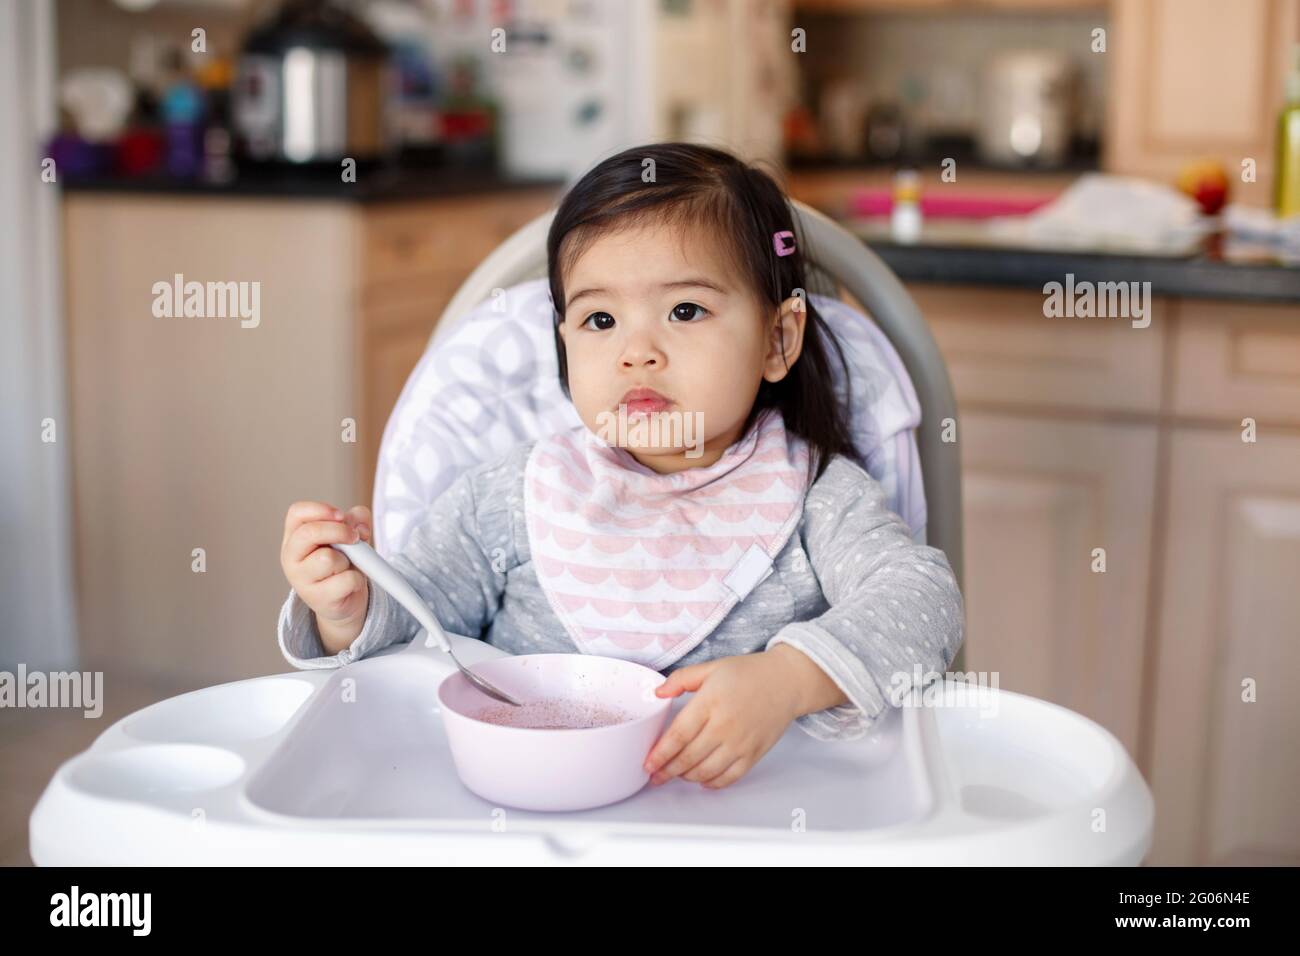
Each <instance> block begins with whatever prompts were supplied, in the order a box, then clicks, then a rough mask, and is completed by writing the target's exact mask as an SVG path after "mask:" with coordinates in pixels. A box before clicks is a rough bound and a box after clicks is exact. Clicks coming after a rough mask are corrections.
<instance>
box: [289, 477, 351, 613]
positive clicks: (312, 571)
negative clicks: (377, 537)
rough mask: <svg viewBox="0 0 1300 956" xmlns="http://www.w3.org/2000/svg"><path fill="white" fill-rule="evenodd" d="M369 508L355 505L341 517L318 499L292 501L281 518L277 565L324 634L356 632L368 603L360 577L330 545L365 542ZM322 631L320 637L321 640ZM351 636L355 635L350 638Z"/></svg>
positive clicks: (342, 554)
mask: <svg viewBox="0 0 1300 956" xmlns="http://www.w3.org/2000/svg"><path fill="white" fill-rule="evenodd" d="M370 526H371V522H370V509H369V508H366V507H365V506H364V505H357V506H356V507H355V508H352V509H350V510H349V511H348V512H347V513H346V514H344V513H343V512H342V511H339V510H338V509H337V508H335V507H333V506H332V505H327V504H325V503H323V502H320V501H295V502H294V503H293V504H292V505H290V506H289V513H288V514H287V515H286V516H285V519H284V541H283V542H282V543H281V545H280V567H281V568H282V569H283V570H284V576H285V577H286V578H287V579H288V580H289V586H290V587H292V588H293V589H294V591H295V592H296V593H297V594H298V596H299V597H300V598H302V600H303V602H304V603H305V604H306V605H307V606H308V607H310V608H311V609H312V610H313V611H315V612H316V618H317V621H318V622H319V623H321V624H328V625H333V627H330V628H329V629H330V630H334V631H336V633H337V632H344V631H352V630H353V629H354V628H355V631H356V633H360V630H361V625H362V624H363V623H364V622H365V619H366V607H367V605H368V604H369V602H370V584H369V581H368V580H367V578H366V576H365V575H364V574H362V573H361V572H360V571H358V570H357V569H356V568H354V567H353V566H352V562H351V561H349V560H348V559H347V556H346V555H345V554H344V553H343V552H342V551H339V550H338V549H337V548H331V547H330V545H331V544H335V543H337V544H352V543H355V542H357V541H366V542H369V541H370ZM324 630H325V629H324V628H322V636H324ZM353 636H354V637H355V634H353Z"/></svg>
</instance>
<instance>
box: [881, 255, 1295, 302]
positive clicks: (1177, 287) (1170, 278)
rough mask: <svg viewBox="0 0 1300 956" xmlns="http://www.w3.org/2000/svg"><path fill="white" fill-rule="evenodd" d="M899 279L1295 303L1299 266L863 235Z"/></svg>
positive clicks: (1221, 258)
mask: <svg viewBox="0 0 1300 956" xmlns="http://www.w3.org/2000/svg"><path fill="white" fill-rule="evenodd" d="M864 241H866V243H867V245H868V246H869V247H870V249H871V250H872V251H873V252H875V253H876V255H878V256H880V258H881V259H883V260H884V262H885V264H886V265H888V266H889V268H890V269H892V270H893V271H894V272H895V273H896V274H897V275H898V277H899V278H900V279H902V280H903V281H904V282H942V283H961V284H967V285H994V286H1018V287H1021V288H1029V289H1036V290H1039V291H1041V290H1042V289H1043V286H1044V285H1046V284H1047V283H1048V282H1064V281H1065V276H1066V274H1067V273H1070V274H1072V275H1073V276H1074V282H1075V283H1076V284H1078V283H1080V282H1094V283H1095V282H1150V283H1151V294H1152V295H1160V296H1190V297H1197V298H1211V299H1239V300H1251V301H1258V302H1295V303H1300V264H1296V265H1289V266H1288V265H1283V264H1281V263H1278V262H1260V261H1246V260H1242V261H1238V260H1233V259H1230V258H1225V257H1224V256H1223V254H1222V253H1221V252H1218V251H1216V250H1215V249H1214V244H1213V243H1212V244H1211V250H1210V251H1208V252H1203V253H1198V254H1196V255H1192V256H1182V257H1174V256H1141V255H1128V254H1123V255H1122V254H1115V253H1097V252H1076V251H1065V250H1062V251H1056V250H1038V249H1021V248H1004V247H991V246H971V245H943V244H919V243H918V244H914V245H913V244H904V243H896V242H893V241H888V240H880V239H870V240H864Z"/></svg>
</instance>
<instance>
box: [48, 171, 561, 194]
mask: <svg viewBox="0 0 1300 956" xmlns="http://www.w3.org/2000/svg"><path fill="white" fill-rule="evenodd" d="M356 180H357V181H356V182H354V183H347V182H343V180H342V175H341V172H340V170H338V169H326V170H324V171H316V170H310V171H309V170H297V169H284V170H265V171H257V172H243V173H240V174H238V175H236V177H235V178H234V179H232V180H230V181H228V182H209V181H205V180H202V179H192V180H190V179H175V178H172V177H170V176H149V177H131V178H127V177H120V176H104V177H97V178H93V179H76V178H64V179H62V180H61V182H62V185H63V189H64V190H65V191H66V192H69V193H120V194H143V195H166V196H213V197H226V198H256V197H265V198H270V199H325V200H343V201H347V202H363V203H386V202H404V201H410V200H418V199H437V198H442V197H448V196H465V195H474V194H476V193H490V192H503V191H507V190H512V189H542V188H547V187H550V188H552V189H554V190H555V191H556V193H557V195H558V193H559V191H560V188H561V187H562V186H563V181H561V180H558V179H554V180H552V179H522V178H518V177H513V176H506V175H504V174H502V173H500V172H497V171H496V170H494V169H492V168H489V167H480V168H467V167H457V166H424V167H421V166H378V167H374V168H371V169H367V168H365V167H361V168H359V169H358V170H357V176H356Z"/></svg>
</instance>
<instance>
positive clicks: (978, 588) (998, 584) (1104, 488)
mask: <svg viewBox="0 0 1300 956" xmlns="http://www.w3.org/2000/svg"><path fill="white" fill-rule="evenodd" d="M957 443H958V445H959V446H960V448H961V458H962V474H963V489H962V491H963V501H962V508H963V512H964V522H965V532H966V573H965V590H964V593H965V598H966V624H967V641H966V644H965V652H966V658H965V670H967V671H976V672H984V673H989V672H995V671H996V672H997V673H998V674H999V675H1000V676H999V678H998V680H999V685H1000V686H1001V687H1004V688H1006V689H1008V690H1015V691H1019V692H1021V693H1026V694H1030V695H1032V696H1034V697H1041V698H1043V699H1046V700H1050V701H1053V702H1055V703H1058V704H1061V705H1062V706H1065V707H1069V708H1070V709H1071V710H1074V711H1078V712H1079V713H1081V714H1083V715H1084V716H1086V717H1091V718H1092V719H1093V720H1095V721H1097V723H1099V724H1101V725H1102V726H1104V727H1106V728H1107V729H1108V730H1110V732H1111V733H1113V734H1114V735H1115V736H1116V737H1118V738H1119V740H1120V742H1121V743H1123V744H1124V746H1125V748H1126V749H1127V750H1128V751H1129V752H1130V753H1137V750H1138V744H1139V735H1140V719H1141V709H1142V699H1143V698H1142V690H1143V688H1142V663H1143V662H1142V654H1143V644H1144V640H1143V638H1144V635H1145V632H1146V617H1147V612H1148V598H1147V593H1148V584H1149V581H1148V578H1149V575H1150V567H1151V549H1152V521H1153V508H1152V505H1153V499H1154V496H1155V484H1156V444H1157V437H1156V429H1155V428H1154V427H1153V426H1150V425H1143V424H1119V423H1110V422H1095V421H1072V420H1068V419H1055V418H1052V417H1039V416H1030V415H1018V414H1010V413H990V412H982V411H970V412H968V413H966V414H963V416H962V417H961V419H960V422H959V424H958V434H957ZM1096 549H1103V550H1104V558H1105V564H1104V566H1101V565H1098V563H1097V557H1096ZM1100 567H1104V570H1098V568H1100Z"/></svg>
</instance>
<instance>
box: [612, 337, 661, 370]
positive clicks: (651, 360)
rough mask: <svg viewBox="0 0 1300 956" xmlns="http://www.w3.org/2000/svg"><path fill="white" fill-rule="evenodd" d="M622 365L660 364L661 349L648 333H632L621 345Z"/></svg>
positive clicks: (629, 366) (628, 366)
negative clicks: (625, 342) (623, 344)
mask: <svg viewBox="0 0 1300 956" xmlns="http://www.w3.org/2000/svg"><path fill="white" fill-rule="evenodd" d="M622 359H623V365H624V367H627V368H631V367H634V366H637V365H662V364H663V362H664V353H663V351H662V350H661V349H660V348H659V347H658V346H657V345H655V343H654V341H653V340H652V339H651V338H650V336H648V335H644V334H639V335H632V336H630V337H629V338H628V341H627V344H626V345H625V346H624V347H623V355H622Z"/></svg>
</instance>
